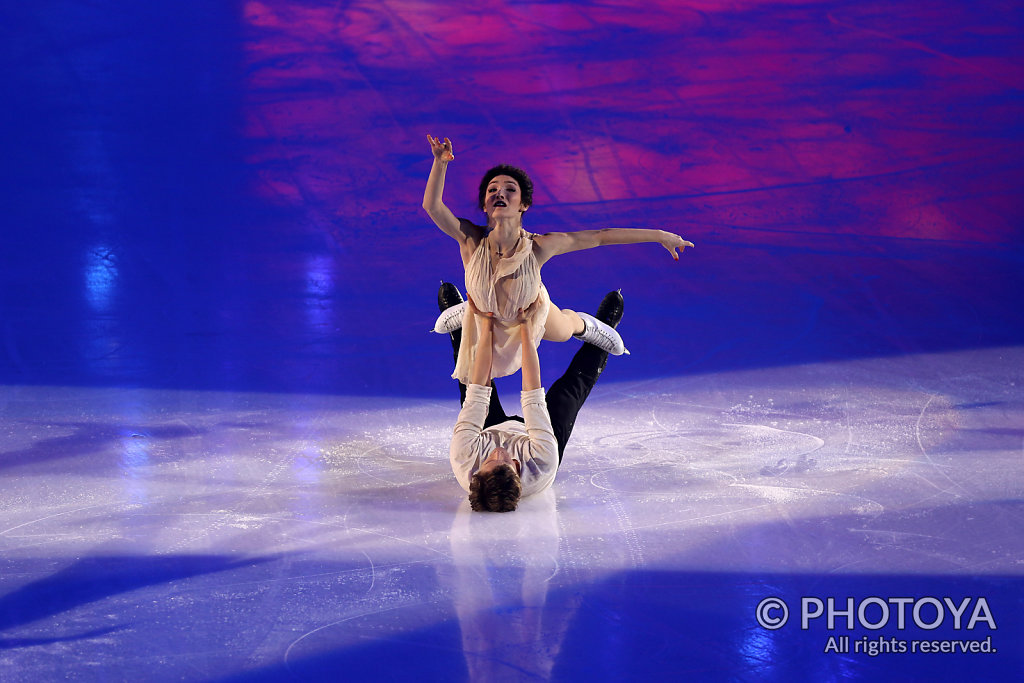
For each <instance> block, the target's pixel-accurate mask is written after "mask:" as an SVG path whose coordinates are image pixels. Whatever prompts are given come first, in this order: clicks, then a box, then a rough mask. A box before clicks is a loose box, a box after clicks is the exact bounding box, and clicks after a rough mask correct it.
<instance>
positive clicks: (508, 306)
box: [452, 230, 551, 384]
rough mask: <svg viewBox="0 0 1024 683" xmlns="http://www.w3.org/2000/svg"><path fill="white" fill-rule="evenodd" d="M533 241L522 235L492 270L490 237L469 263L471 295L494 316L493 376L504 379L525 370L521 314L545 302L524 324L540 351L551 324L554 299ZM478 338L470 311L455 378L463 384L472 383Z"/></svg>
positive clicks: (536, 308) (468, 278)
mask: <svg viewBox="0 0 1024 683" xmlns="http://www.w3.org/2000/svg"><path fill="white" fill-rule="evenodd" d="M533 238H534V235H533V234H531V233H528V232H526V231H525V230H520V239H519V243H518V246H517V247H516V249H515V251H514V252H512V253H511V254H509V255H508V256H506V257H505V258H502V259H500V260H499V261H498V265H497V268H496V269H494V270H493V271H492V269H491V259H490V253H491V250H490V249H489V248H488V243H487V238H486V237H485V238H484V239H483V240H481V241H480V245H479V246H478V247H477V248H476V251H475V252H473V255H472V256H471V257H470V259H469V263H467V264H466V291H467V292H469V296H470V297H471V298H472V299H473V303H474V304H476V307H477V308H479V309H480V310H481V311H484V312H488V313H494V314H495V318H494V352H493V358H492V359H491V377H505V376H506V375H511V374H512V373H514V372H515V371H516V370H518V369H519V368H521V367H522V365H523V349H522V347H521V345H520V332H519V323H517V322H516V318H517V317H518V312H519V310H520V309H528V308H529V307H530V306H531V305H532V304H533V303H534V302H535V301H537V299H538V297H540V299H541V300H540V301H539V302H537V305H536V306H535V307H534V308H533V310H532V311H531V312H530V315H529V317H528V318H527V320H526V322H525V323H524V324H525V325H528V326H529V330H530V339H532V340H533V344H534V346H535V347H536V346H539V345H540V340H541V339H542V338H543V337H544V324H545V323H546V322H547V319H548V307H549V306H550V305H551V299H550V298H549V297H548V290H547V289H546V288H545V287H544V284H543V283H542V282H541V280H540V264H538V263H537V257H536V256H534V253H533ZM476 336H477V335H476V320H475V315H474V313H473V312H472V311H471V310H469V309H468V308H467V309H466V315H465V317H464V318H463V321H462V345H461V346H460V347H459V359H458V361H457V362H456V363H455V372H453V373H452V377H454V378H455V379H457V380H459V381H460V382H462V383H463V384H468V383H469V373H470V369H471V368H472V367H473V358H474V356H475V354H474V350H475V349H476Z"/></svg>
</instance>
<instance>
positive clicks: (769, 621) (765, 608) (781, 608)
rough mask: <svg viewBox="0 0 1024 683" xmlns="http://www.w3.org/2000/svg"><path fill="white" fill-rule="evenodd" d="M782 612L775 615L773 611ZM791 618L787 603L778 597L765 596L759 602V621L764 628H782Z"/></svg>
mask: <svg viewBox="0 0 1024 683" xmlns="http://www.w3.org/2000/svg"><path fill="white" fill-rule="evenodd" d="M777 611H778V612H782V614H781V615H774V614H772V613H773V612H777ZM788 620H789V608H788V607H786V603H784V602H783V601H782V600H779V599H778V598H765V599H764V600H762V601H761V602H759V603H758V604H757V623H759V624H761V627H762V628H766V629H768V630H769V631H774V630H775V629H777V628H782V627H783V626H785V625H786V622H787V621H788Z"/></svg>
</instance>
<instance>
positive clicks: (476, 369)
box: [463, 299, 494, 386]
mask: <svg viewBox="0 0 1024 683" xmlns="http://www.w3.org/2000/svg"><path fill="white" fill-rule="evenodd" d="M468 313H470V314H471V315H467V316H466V318H467V319H468V322H469V324H476V345H475V346H474V347H473V353H474V357H473V367H472V368H470V371H469V383H470V384H479V385H480V386H487V385H489V384H490V383H491V358H492V357H493V354H494V345H493V339H494V319H493V318H492V317H491V316H490V315H488V314H487V313H481V312H480V309H478V308H477V307H476V304H474V303H473V300H472V299H470V300H469V311H468ZM465 324H466V321H463V325H465Z"/></svg>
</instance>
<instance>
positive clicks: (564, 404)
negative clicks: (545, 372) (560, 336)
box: [547, 292, 622, 462]
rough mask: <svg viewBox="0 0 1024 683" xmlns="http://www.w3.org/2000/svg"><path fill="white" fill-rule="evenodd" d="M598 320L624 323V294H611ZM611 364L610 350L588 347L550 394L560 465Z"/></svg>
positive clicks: (601, 307) (597, 316) (603, 304)
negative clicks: (585, 406)
mask: <svg viewBox="0 0 1024 683" xmlns="http://www.w3.org/2000/svg"><path fill="white" fill-rule="evenodd" d="M595 317H596V318H597V319H598V320H600V321H602V322H604V323H606V324H607V325H609V326H611V327H613V328H614V327H616V326H617V325H618V324H619V321H620V320H622V295H621V294H620V293H618V292H608V293H607V294H606V295H605V297H604V299H603V300H602V301H601V305H600V306H598V307H597V314H596V316H595ZM607 363H608V352H607V351H602V350H601V349H599V348H597V347H596V346H594V345H593V344H584V345H583V347H582V348H581V349H580V350H579V351H577V352H576V355H575V356H573V359H572V362H570V363H569V367H568V368H567V369H566V371H565V374H563V375H562V376H561V377H559V378H558V380H557V381H556V382H555V383H554V384H552V385H551V389H550V390H549V391H548V392H547V403H548V414H549V415H550V416H551V427H552V429H553V430H554V432H555V440H556V441H558V460H559V462H561V460H562V455H563V454H564V453H565V445H566V444H567V443H568V442H569V436H570V435H571V434H572V428H573V426H575V424H576V416H577V415H578V414H579V412H580V408H582V407H583V402H584V401H586V400H587V397H588V396H590V390H591V389H593V388H594V385H595V384H596V383H597V378H598V377H600V376H601V373H602V372H604V366H605V365H606V364H607Z"/></svg>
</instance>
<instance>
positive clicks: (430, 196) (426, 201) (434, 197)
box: [423, 135, 468, 244]
mask: <svg viewBox="0 0 1024 683" xmlns="http://www.w3.org/2000/svg"><path fill="white" fill-rule="evenodd" d="M427 142H429V143H430V149H431V151H433V153H434V164H433V166H431V167H430V176H429V177H428V178H427V187H426V189H424V190H423V210H424V211H426V212H427V214H429V215H430V218H431V220H433V221H434V223H436V224H437V227H439V228H441V230H443V231H444V232H445V234H447V235H450V236H451V237H453V238H454V239H455V240H457V241H458V242H459V244H463V243H465V241H466V239H467V238H468V235H466V234H465V233H464V232H463V231H462V228H461V226H460V225H459V219H458V218H456V217H455V214H453V213H452V212H451V211H450V210H449V209H448V207H447V206H445V205H444V200H443V199H442V195H443V194H444V176H445V173H446V172H447V170H448V162H449V161H452V160H454V159H455V155H454V154H453V153H452V141H451V140H449V139H448V138H445V139H444V142H441V141H440V140H438V139H437V138H435V137H431V136H430V135H427Z"/></svg>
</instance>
